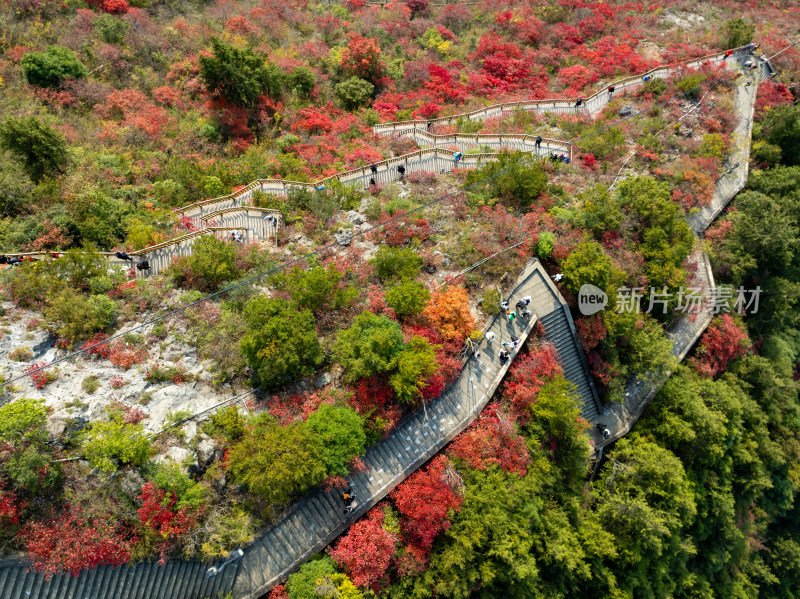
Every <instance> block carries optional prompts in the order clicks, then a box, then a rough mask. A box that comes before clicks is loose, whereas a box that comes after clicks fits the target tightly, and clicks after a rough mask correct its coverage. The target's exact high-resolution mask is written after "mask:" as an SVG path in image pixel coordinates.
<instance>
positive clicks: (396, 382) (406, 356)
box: [389, 336, 439, 403]
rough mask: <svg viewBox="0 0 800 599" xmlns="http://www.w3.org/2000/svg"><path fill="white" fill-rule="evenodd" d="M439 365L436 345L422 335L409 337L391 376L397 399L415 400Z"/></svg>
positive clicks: (396, 360)
mask: <svg viewBox="0 0 800 599" xmlns="http://www.w3.org/2000/svg"><path fill="white" fill-rule="evenodd" d="M438 365H439V363H438V362H437V361H436V347H435V346H432V345H431V344H430V343H429V342H428V340H427V339H424V338H422V337H416V336H415V337H412V338H411V339H409V341H408V343H406V346H405V347H404V348H403V350H402V351H401V352H399V353H398V354H397V357H396V359H395V365H394V367H395V369H396V372H394V373H393V374H392V376H390V377H389V384H390V385H391V386H392V389H393V390H394V392H395V395H396V396H397V399H399V400H400V401H402V402H406V403H412V402H414V401H415V400H416V399H417V398H418V397H419V394H420V390H421V389H422V388H423V387H424V386H425V384H426V382H427V380H428V378H429V377H430V376H431V375H432V374H433V373H434V372H436V368H437V367H438Z"/></svg>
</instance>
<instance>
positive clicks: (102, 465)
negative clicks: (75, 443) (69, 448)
mask: <svg viewBox="0 0 800 599" xmlns="http://www.w3.org/2000/svg"><path fill="white" fill-rule="evenodd" d="M81 441H83V443H84V445H83V450H84V455H85V457H86V459H87V460H88V461H89V464H90V465H91V466H92V467H93V468H97V469H98V470H101V471H102V472H114V471H115V470H116V469H117V467H118V465H119V464H130V465H132V466H143V465H144V463H145V462H146V461H147V459H148V458H149V457H150V453H151V447H150V440H149V439H148V438H147V435H145V434H144V430H143V429H142V425H141V424H126V423H124V422H121V421H114V422H95V423H94V424H92V425H91V426H90V427H89V429H88V430H86V431H84V432H83V433H82V434H81Z"/></svg>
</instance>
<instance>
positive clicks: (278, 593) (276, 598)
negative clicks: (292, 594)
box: [269, 584, 289, 599]
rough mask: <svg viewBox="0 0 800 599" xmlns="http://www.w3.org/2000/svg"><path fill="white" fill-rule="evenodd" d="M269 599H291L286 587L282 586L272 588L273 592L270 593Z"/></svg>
mask: <svg viewBox="0 0 800 599" xmlns="http://www.w3.org/2000/svg"><path fill="white" fill-rule="evenodd" d="M269 599H289V594H288V593H287V592H286V587H285V586H283V585H282V584H279V585H278V586H275V587H272V590H271V591H270V592H269Z"/></svg>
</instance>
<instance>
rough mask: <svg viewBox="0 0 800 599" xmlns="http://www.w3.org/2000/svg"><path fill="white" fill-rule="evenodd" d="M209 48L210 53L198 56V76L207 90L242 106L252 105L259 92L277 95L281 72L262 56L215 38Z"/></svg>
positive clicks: (280, 87)
mask: <svg viewBox="0 0 800 599" xmlns="http://www.w3.org/2000/svg"><path fill="white" fill-rule="evenodd" d="M211 48H212V50H213V52H214V54H213V55H212V56H200V77H201V78H202V80H203V83H205V86H206V89H208V91H209V93H211V94H213V95H215V96H218V97H222V98H225V99H226V100H228V101H229V102H232V103H233V104H236V105H238V106H241V107H243V108H252V107H253V106H254V105H255V103H256V100H258V98H259V96H262V95H267V96H269V97H271V98H278V97H280V94H281V89H282V87H283V83H284V81H283V80H284V74H283V72H282V71H281V70H280V69H279V68H278V67H276V66H275V65H273V64H271V63H268V62H266V60H265V58H264V57H263V56H262V55H260V54H257V53H256V52H254V51H253V50H252V49H250V48H245V49H240V48H236V47H234V46H231V45H229V44H226V43H225V42H223V41H222V40H220V39H219V38H216V37H212V38H211Z"/></svg>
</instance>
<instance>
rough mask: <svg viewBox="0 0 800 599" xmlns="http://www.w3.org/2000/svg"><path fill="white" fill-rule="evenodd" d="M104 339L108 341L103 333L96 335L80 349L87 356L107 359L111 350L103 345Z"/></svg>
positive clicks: (134, 283)
mask: <svg viewBox="0 0 800 599" xmlns="http://www.w3.org/2000/svg"><path fill="white" fill-rule="evenodd" d="M131 283H132V284H133V285H136V281H132V282H131ZM128 284H129V283H125V285H128ZM112 293H113V291H111V292H110V293H109V295H111V294H112ZM112 297H113V296H112ZM106 339H108V335H106V334H105V333H97V334H96V335H95V336H94V337H92V338H91V339H89V340H88V341H87V342H86V343H84V344H83V345H81V349H84V350H86V353H87V354H94V355H96V356H100V357H101V358H103V359H104V360H105V359H108V356H109V355H111V348H110V347H109V346H108V343H103V341H105V340H106ZM98 344H99V345H98ZM92 346H94V347H92ZM89 348H91V349H89Z"/></svg>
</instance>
